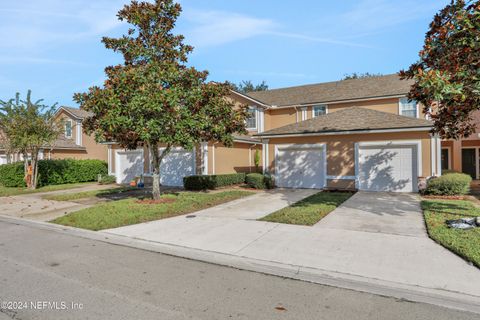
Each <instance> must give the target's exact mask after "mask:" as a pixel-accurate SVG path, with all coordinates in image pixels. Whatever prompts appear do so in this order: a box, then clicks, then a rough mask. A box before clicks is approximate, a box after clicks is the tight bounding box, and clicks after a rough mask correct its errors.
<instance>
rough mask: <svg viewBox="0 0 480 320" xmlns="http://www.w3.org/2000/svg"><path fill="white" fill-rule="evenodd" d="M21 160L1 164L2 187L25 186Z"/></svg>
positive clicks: (0, 182)
mask: <svg viewBox="0 0 480 320" xmlns="http://www.w3.org/2000/svg"><path fill="white" fill-rule="evenodd" d="M24 177H25V171H24V167H23V162H15V163H9V164H2V165H1V166H0V185H2V186H4V187H26V186H27V185H26V184H25V180H24Z"/></svg>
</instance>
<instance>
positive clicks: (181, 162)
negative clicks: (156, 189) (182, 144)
mask: <svg viewBox="0 0 480 320" xmlns="http://www.w3.org/2000/svg"><path fill="white" fill-rule="evenodd" d="M161 150H164V149H163V148H161ZM194 174H195V152H194V151H188V150H185V149H182V148H173V149H172V150H170V152H169V153H168V154H167V155H166V156H165V158H163V160H162V163H161V165H160V183H161V184H162V185H164V186H173V187H182V186H183V178H184V177H186V176H191V175H194Z"/></svg>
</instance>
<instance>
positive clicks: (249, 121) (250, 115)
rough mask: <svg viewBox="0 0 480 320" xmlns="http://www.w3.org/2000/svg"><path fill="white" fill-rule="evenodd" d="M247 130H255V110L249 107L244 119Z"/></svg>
mask: <svg viewBox="0 0 480 320" xmlns="http://www.w3.org/2000/svg"><path fill="white" fill-rule="evenodd" d="M245 125H246V127H247V130H257V109H256V108H254V107H249V108H248V109H247V118H246V119H245Z"/></svg>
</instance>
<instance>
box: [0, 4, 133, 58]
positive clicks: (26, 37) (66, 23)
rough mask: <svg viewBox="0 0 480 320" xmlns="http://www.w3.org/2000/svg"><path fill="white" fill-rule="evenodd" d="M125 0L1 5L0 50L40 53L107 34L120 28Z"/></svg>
mask: <svg viewBox="0 0 480 320" xmlns="http://www.w3.org/2000/svg"><path fill="white" fill-rule="evenodd" d="M126 2H128V1H127V0H116V1H109V0H99V1H81V0H70V1H62V0H44V1H35V0H26V1H15V2H13V1H12V2H10V3H8V4H5V5H4V4H2V8H0V38H1V39H2V42H1V43H0V49H8V50H20V51H25V50H34V51H41V50H42V49H43V48H45V47H49V46H55V45H62V44H64V43H68V42H73V41H79V40H82V39H86V38H89V37H92V36H97V35H100V34H104V33H107V32H109V31H111V30H113V29H115V28H116V27H118V26H119V25H120V21H118V19H117V17H116V12H117V11H118V10H119V9H120V8H121V7H122V6H123V4H124V3H126Z"/></svg>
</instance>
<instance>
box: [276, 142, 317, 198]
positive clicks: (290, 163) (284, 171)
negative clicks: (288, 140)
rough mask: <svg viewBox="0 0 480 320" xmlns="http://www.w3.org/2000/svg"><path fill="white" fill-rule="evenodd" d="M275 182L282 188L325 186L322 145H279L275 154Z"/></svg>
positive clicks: (315, 187)
mask: <svg viewBox="0 0 480 320" xmlns="http://www.w3.org/2000/svg"><path fill="white" fill-rule="evenodd" d="M275 162H276V180H277V181H276V184H277V186H279V187H283V188H310V189H320V188H323V187H325V155H324V149H323V147H318V146H317V147H300V146H297V147H296V146H294V145H293V146H289V147H284V148H282V147H279V148H278V151H277V155H276V159H275Z"/></svg>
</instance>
